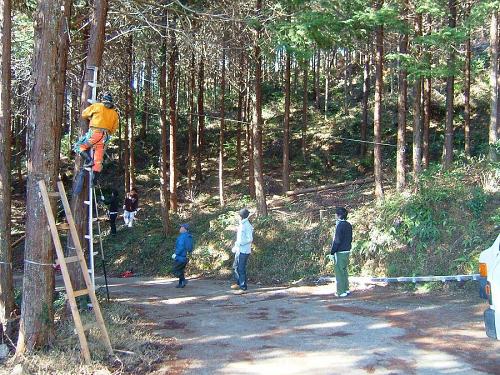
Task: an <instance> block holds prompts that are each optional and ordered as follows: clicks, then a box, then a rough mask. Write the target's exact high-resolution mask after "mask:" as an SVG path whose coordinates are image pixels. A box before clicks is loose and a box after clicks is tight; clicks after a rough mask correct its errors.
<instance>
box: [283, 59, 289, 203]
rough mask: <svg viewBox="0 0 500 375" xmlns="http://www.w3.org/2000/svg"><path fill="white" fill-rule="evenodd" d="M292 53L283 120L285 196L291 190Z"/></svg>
mask: <svg viewBox="0 0 500 375" xmlns="http://www.w3.org/2000/svg"><path fill="white" fill-rule="evenodd" d="M290 65H291V61H290V52H287V53H286V60H285V117H284V118H283V176H282V178H283V194H285V193H286V192H287V191H288V190H290V94H291V93H290V68H291V66H290Z"/></svg>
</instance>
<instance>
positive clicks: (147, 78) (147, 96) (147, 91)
mask: <svg viewBox="0 0 500 375" xmlns="http://www.w3.org/2000/svg"><path fill="white" fill-rule="evenodd" d="M151 61H152V56H151V46H148V47H147V51H146V62H145V67H144V103H143V106H142V119H141V120H142V121H141V125H142V126H141V138H142V139H145V138H146V134H147V130H148V125H149V111H150V109H149V104H150V101H151V65H152V64H151Z"/></svg>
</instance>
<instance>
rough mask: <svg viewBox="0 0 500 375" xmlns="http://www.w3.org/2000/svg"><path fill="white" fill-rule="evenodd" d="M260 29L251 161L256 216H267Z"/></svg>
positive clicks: (259, 2) (256, 42)
mask: <svg viewBox="0 0 500 375" xmlns="http://www.w3.org/2000/svg"><path fill="white" fill-rule="evenodd" d="M261 10H262V0H257V4H256V11H257V15H258V16H260V13H261ZM261 33H262V29H261V27H260V26H259V27H258V29H257V31H256V33H255V40H254V54H255V115H254V119H253V123H252V125H253V126H252V127H253V129H252V138H253V145H254V147H253V159H254V166H253V167H254V173H255V197H256V201H257V215H259V216H267V204H266V194H265V191H264V174H263V167H264V163H263V160H262V159H263V158H262V54H261V50H260V45H259V43H260V38H261Z"/></svg>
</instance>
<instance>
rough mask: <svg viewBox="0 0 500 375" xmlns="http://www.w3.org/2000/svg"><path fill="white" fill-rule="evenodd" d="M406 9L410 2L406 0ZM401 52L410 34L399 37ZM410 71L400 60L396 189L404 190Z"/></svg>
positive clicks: (404, 48)
mask: <svg viewBox="0 0 500 375" xmlns="http://www.w3.org/2000/svg"><path fill="white" fill-rule="evenodd" d="M403 7H404V8H405V9H406V8H407V7H408V3H407V2H406V1H405V2H404V4H403ZM399 53H400V54H401V55H405V56H406V54H407V53H408V34H407V33H404V34H402V35H400V37H399ZM407 78H408V72H407V70H406V67H405V66H404V62H403V61H401V60H400V62H399V95H398V151H397V156H396V189H397V190H398V191H402V190H403V189H404V188H405V187H406V106H407V99H408V80H407Z"/></svg>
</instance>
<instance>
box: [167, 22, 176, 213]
mask: <svg viewBox="0 0 500 375" xmlns="http://www.w3.org/2000/svg"><path fill="white" fill-rule="evenodd" d="M172 24H173V26H172V27H174V28H175V21H174V22H173V23H172ZM169 33H170V55H169V73H168V87H169V90H168V91H169V117H170V209H171V210H172V211H173V212H177V117H176V106H177V103H176V97H177V79H176V76H175V64H176V63H177V53H178V51H177V42H176V38H175V32H173V31H172V30H170V31H169Z"/></svg>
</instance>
